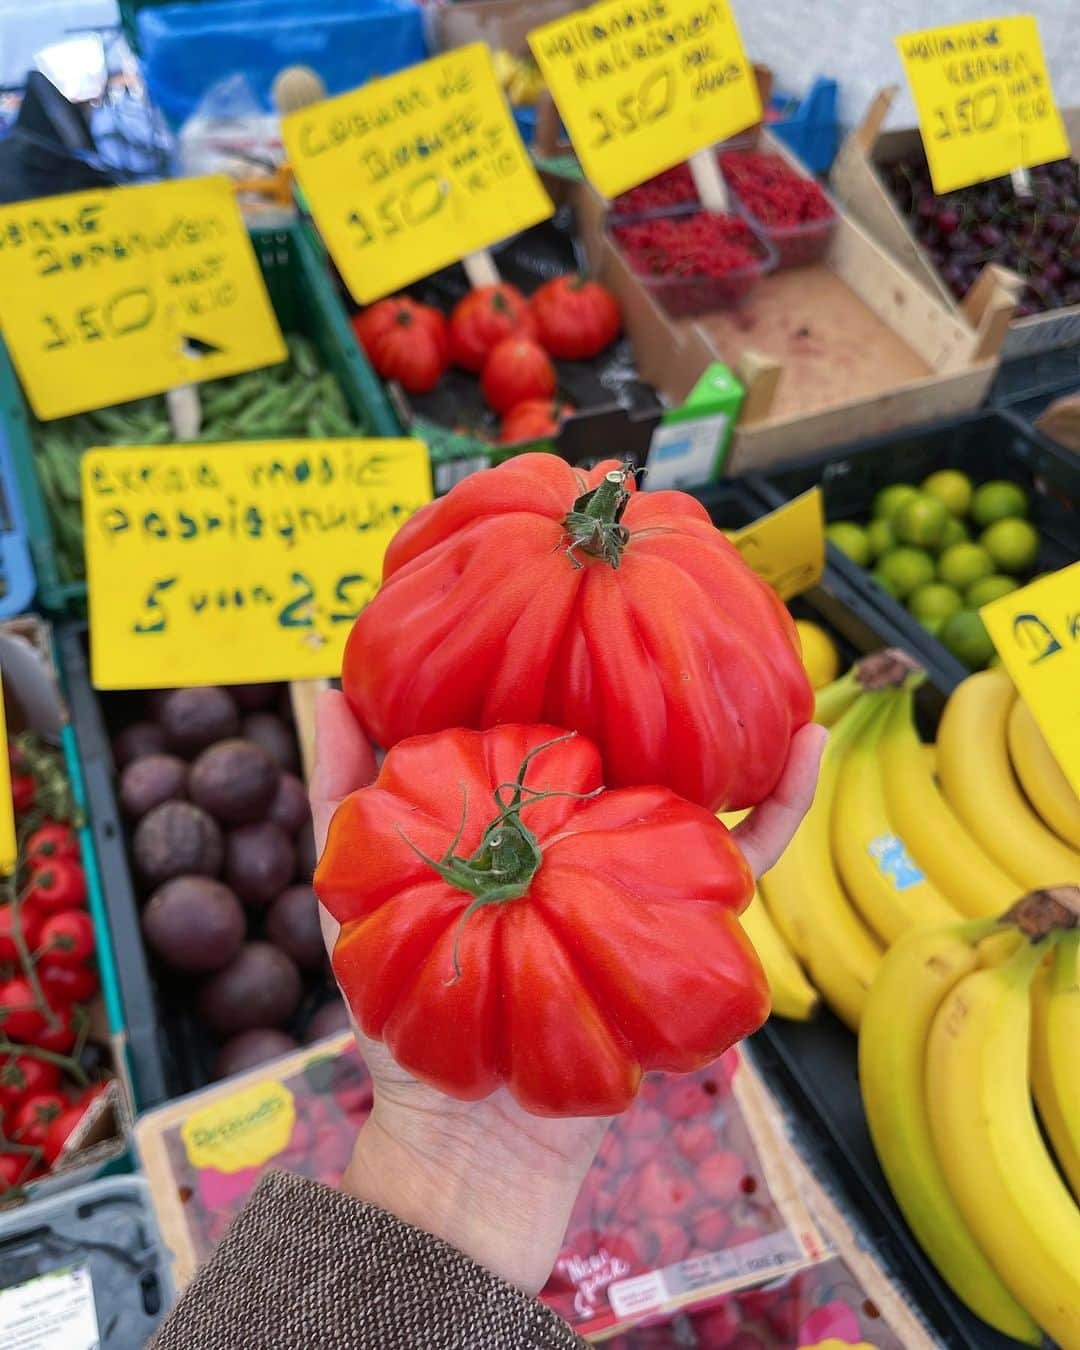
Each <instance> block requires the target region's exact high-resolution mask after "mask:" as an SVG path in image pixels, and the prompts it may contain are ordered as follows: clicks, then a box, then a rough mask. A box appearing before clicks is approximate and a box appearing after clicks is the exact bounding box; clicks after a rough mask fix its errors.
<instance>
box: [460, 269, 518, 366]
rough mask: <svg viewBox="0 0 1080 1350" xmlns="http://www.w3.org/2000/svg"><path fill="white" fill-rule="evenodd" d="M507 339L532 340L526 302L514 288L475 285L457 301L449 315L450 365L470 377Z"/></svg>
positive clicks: (499, 285) (501, 282)
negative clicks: (464, 371)
mask: <svg viewBox="0 0 1080 1350" xmlns="http://www.w3.org/2000/svg"><path fill="white" fill-rule="evenodd" d="M509 337H526V338H535V337H536V320H535V319H534V318H533V315H532V311H531V310H530V308H529V302H528V301H527V300H526V299H525V297H524V296H523V295H522V294H521V292H520V291H519V290H518V289H517V287H516V286H511V285H509V283H507V282H505V281H500V282H499V283H498V284H497V285H494V286H478V287H477V288H476V290H473V291H470V292H469V294H468V295H467V296H465V298H464V299H463V300H459V301H458V303H457V305H456V306H455V308H454V312H453V314H451V315H450V351H451V355H452V356H453V359H454V364H455V365H458V366H461V368H462V369H463V370H471V371H472V372H473V373H474V374H476V375H479V373H480V372H481V371H482V370H483V369H484V362H485V361H486V360H487V359H488V357H489V356H490V355H491V353H492V351H494V349H495V348H496V347H497V346H498V345H499V343H500V342H502V341H503V340H504V339H506V338H509Z"/></svg>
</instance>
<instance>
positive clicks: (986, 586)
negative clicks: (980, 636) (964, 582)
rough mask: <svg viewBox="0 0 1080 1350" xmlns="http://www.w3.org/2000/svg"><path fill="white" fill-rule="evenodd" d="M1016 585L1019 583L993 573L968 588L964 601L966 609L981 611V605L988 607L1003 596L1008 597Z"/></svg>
mask: <svg viewBox="0 0 1080 1350" xmlns="http://www.w3.org/2000/svg"><path fill="white" fill-rule="evenodd" d="M1018 585H1019V582H1016V581H1014V580H1013V578H1012V577H1003V576H999V575H998V574H997V573H995V574H994V575H993V576H991V577H983V578H982V579H981V580H979V581H976V582H975V584H974V585H973V586H969V587H968V589H967V594H966V595H965V596H964V600H965V602H966V604H967V607H968V609H982V607H983V605H989V604H990V603H991V602H992V601H994V600H1000V599H1001V597H1002V596H1003V595H1009V594H1010V593H1011V592H1012V591H1015V590H1016V588H1017V586H1018Z"/></svg>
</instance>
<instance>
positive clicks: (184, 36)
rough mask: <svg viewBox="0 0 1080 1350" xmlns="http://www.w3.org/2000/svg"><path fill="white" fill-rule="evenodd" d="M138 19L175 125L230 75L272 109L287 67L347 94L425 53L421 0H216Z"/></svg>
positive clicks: (146, 62) (144, 13) (146, 58)
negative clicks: (300, 68)
mask: <svg viewBox="0 0 1080 1350" xmlns="http://www.w3.org/2000/svg"><path fill="white" fill-rule="evenodd" d="M136 22H137V28H138V37H139V50H140V52H141V54H142V61H143V70H144V72H145V75H146V81H147V85H148V87H149V90H150V94H151V97H152V98H153V100H154V102H155V103H156V104H157V105H158V107H159V108H161V110H162V112H163V113H164V114H165V116H166V117H167V118H168V120H169V122H170V123H171V124H172V125H173V126H174V127H177V128H179V127H180V125H181V124H182V123H183V122H184V121H185V120H186V119H187V118H188V117H189V116H190V115H191V113H193V112H194V111H195V107H196V105H197V103H198V102H199V99H200V98H201V97H202V96H203V94H204V93H205V92H206V91H207V89H209V88H210V87H211V86H212V85H214V84H216V83H218V81H220V80H223V79H225V78H226V77H227V76H229V75H234V74H237V73H242V74H244V75H245V76H246V77H247V80H248V83H249V84H250V85H251V88H252V89H253V90H254V91H255V94H256V95H257V97H258V98H259V100H260V101H261V102H262V104H263V106H264V107H265V108H266V109H267V110H268V111H269V110H270V108H271V102H270V87H271V85H272V84H273V81H274V77H275V75H277V74H278V72H279V71H280V70H282V69H284V67H286V66H291V65H305V66H311V67H312V68H313V69H314V70H316V71H318V73H319V75H320V76H321V77H322V79H323V82H324V83H325V85H326V89H327V92H328V93H331V94H340V93H344V92H345V90H347V89H355V88H356V86H357V85H360V84H363V83H364V82H365V81H366V80H369V79H370V78H371V77H372V76H374V75H389V74H390V73H391V72H393V71H395V70H401V69H402V67H404V66H411V65H413V64H415V63H416V62H417V61H423V60H424V59H425V58H426V56H427V50H426V48H425V45H424V36H423V26H422V17H421V11H420V8H419V6H418V5H416V4H415V3H413V0H218V3H208V4H175V5H163V6H160V7H151V8H147V9H142V10H140V11H139V13H138V16H137V21H136Z"/></svg>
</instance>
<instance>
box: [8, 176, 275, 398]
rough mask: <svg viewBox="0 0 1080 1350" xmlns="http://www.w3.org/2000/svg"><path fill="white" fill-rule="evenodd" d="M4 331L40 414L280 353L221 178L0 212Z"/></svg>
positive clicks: (83, 195) (155, 389)
mask: <svg viewBox="0 0 1080 1350" xmlns="http://www.w3.org/2000/svg"><path fill="white" fill-rule="evenodd" d="M0 326H2V327H3V330H4V340H5V342H6V343H7V345H8V348H9V349H10V351H11V356H12V359H13V360H14V362H15V367H16V369H17V370H18V372H19V378H20V380H21V381H22V385H23V388H24V389H25V390H26V394H27V397H28V398H29V400H30V403H31V406H32V407H33V409H34V412H35V413H36V414H37V415H38V417H40V418H43V419H50V418H53V417H66V416H67V415H68V414H69V413H78V412H87V411H88V410H90V409H91V408H105V407H108V406H109V405H110V404H113V403H126V402H127V401H128V400H129V399H135V398H142V397H144V396H145V395H147V394H161V393H164V392H165V391H166V390H167V389H172V388H175V387H176V386H177V385H183V384H191V383H193V382H195V381H198V380H216V379H220V378H221V377H222V376H224V375H237V374H239V373H240V372H241V371H245V370H256V369H258V368H259V367H260V366H267V365H273V364H274V363H275V362H277V361H283V360H284V359H285V344H284V342H283V341H282V337H281V330H280V329H279V328H278V324H277V319H276V318H275V317H274V311H273V307H272V306H271V304H270V297H269V296H268V295H267V293H266V287H265V286H264V284H263V280H262V275H261V273H260V271H259V265H258V262H257V261H256V259H255V254H254V252H253V251H252V248H251V240H250V239H249V238H248V234H247V231H246V230H245V228H244V222H243V220H242V219H241V216H240V212H239V210H238V208H237V205H236V198H235V195H234V193H233V190H232V187H231V186H230V184H229V181H228V179H226V178H223V177H217V178H186V179H178V180H176V181H174V182H169V183H152V184H149V185H147V186H144V187H125V188H107V189H104V190H102V191H95V192H75V193H71V194H69V195H67V196H62V197H46V198H41V199H40V200H36V201H28V202H19V203H17V204H16V205H14V206H5V207H0Z"/></svg>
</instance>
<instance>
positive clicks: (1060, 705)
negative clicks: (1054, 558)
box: [979, 563, 1080, 795]
mask: <svg viewBox="0 0 1080 1350" xmlns="http://www.w3.org/2000/svg"><path fill="white" fill-rule="evenodd" d="M979 613H980V614H981V615H982V618H983V622H984V623H985V624H986V630H987V632H988V633H989V634H990V637H991V640H992V641H993V644H994V646H995V647H996V648H997V651H998V655H999V656H1000V657H1001V663H1002V665H1003V666H1004V667H1005V669H1006V670H1007V671H1008V672H1009V675H1010V676H1011V678H1012V682H1013V684H1015V685H1016V688H1017V691H1018V692H1019V694H1020V697H1021V698H1022V699H1023V700H1024V702H1025V703H1026V704H1027V705H1028V707H1029V708H1030V709H1031V714H1032V716H1033V717H1034V718H1035V721H1036V722H1038V724H1039V729H1040V730H1041V731H1042V734H1043V735H1044V736H1045V738H1046V743H1047V744H1048V745H1049V747H1050V749H1051V751H1052V752H1053V755H1054V758H1055V759H1056V760H1057V762H1058V763H1059V764H1060V765H1061V771H1062V773H1064V775H1065V777H1066V778H1067V779H1068V780H1069V782H1070V783H1071V784H1072V786H1073V789H1074V791H1075V792H1076V793H1077V795H1080V717H1078V716H1077V711H1076V709H1077V698H1076V692H1077V690H1078V689H1080V563H1073V564H1072V566H1071V567H1065V568H1062V570H1061V571H1060V572H1054V573H1053V574H1052V575H1051V576H1048V577H1044V578H1043V579H1042V580H1041V581H1036V582H1033V583H1032V584H1031V585H1030V586H1025V587H1024V588H1023V590H1019V591H1013V592H1012V594H1011V595H1005V596H1002V598H1001V599H1000V600H995V601H994V602H993V604H990V605H987V606H985V608H983V609H981V610H980V611H979Z"/></svg>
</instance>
